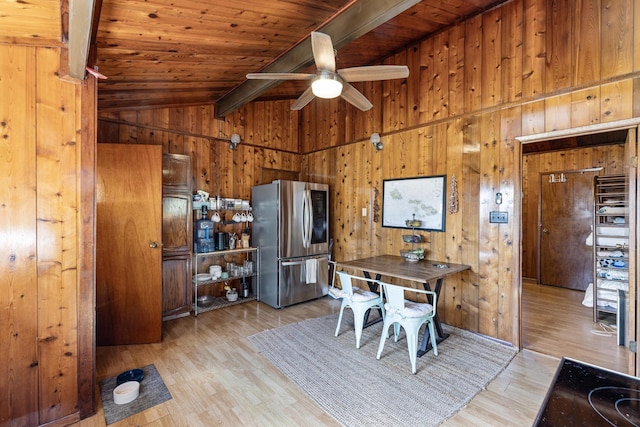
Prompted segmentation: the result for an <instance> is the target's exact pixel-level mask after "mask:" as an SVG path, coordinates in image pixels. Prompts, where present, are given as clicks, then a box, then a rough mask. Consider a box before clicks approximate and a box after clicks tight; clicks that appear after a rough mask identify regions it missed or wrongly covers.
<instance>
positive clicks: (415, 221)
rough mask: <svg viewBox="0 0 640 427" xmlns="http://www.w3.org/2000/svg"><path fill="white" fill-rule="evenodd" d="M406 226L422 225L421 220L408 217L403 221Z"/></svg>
mask: <svg viewBox="0 0 640 427" xmlns="http://www.w3.org/2000/svg"><path fill="white" fill-rule="evenodd" d="M405 224H407V227H420V226H421V225H422V221H420V220H419V219H408V220H406V221H405Z"/></svg>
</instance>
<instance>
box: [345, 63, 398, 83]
mask: <svg viewBox="0 0 640 427" xmlns="http://www.w3.org/2000/svg"><path fill="white" fill-rule="evenodd" d="M338 74H339V75H340V77H342V79H343V80H344V81H346V82H371V81H375V80H390V79H404V78H407V77H409V67H407V66H406V65H372V66H369V67H353V68H343V69H342V70H338Z"/></svg>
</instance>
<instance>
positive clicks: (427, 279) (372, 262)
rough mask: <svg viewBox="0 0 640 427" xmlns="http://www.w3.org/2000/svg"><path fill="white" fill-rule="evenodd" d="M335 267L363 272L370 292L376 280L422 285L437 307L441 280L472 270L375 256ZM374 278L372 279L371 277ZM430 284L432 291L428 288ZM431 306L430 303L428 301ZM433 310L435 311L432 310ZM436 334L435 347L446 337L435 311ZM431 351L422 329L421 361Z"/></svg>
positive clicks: (460, 265)
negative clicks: (393, 279) (434, 297)
mask: <svg viewBox="0 0 640 427" xmlns="http://www.w3.org/2000/svg"><path fill="white" fill-rule="evenodd" d="M336 265H337V266H338V267H342V268H350V269H357V270H360V271H362V273H363V275H364V277H365V278H367V279H369V288H370V290H371V291H373V292H378V283H377V282H376V281H377V280H380V279H382V278H383V277H394V278H398V279H404V280H409V281H412V282H418V283H421V284H422V286H423V287H424V289H425V290H427V291H431V290H433V292H435V294H436V303H437V300H439V299H440V291H441V290H442V282H443V279H444V278H445V277H447V276H450V275H452V274H456V273H460V272H461V271H464V270H469V269H470V268H471V266H469V265H466V264H454V263H450V262H443V261H436V260H431V259H423V260H419V261H408V260H406V259H405V258H403V257H401V256H399V255H378V256H373V257H368V258H361V259H355V260H352V261H338V262H336ZM372 274H373V275H375V276H372ZM432 283H433V289H432V288H431V285H432ZM429 302H430V303H432V301H429ZM434 308H436V307H434ZM433 320H434V322H433V323H434V326H435V330H436V335H437V336H436V343H440V342H442V341H443V340H445V339H446V338H447V337H448V336H449V334H446V333H444V331H443V330H442V325H441V323H440V317H439V316H438V310H437V309H436V314H435V316H434V318H433ZM430 349H431V343H430V340H429V328H425V332H424V337H423V338H422V344H421V345H420V348H419V349H418V357H421V356H422V355H424V354H425V353H427V352H428V351H429V350H430Z"/></svg>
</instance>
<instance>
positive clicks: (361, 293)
mask: <svg viewBox="0 0 640 427" xmlns="http://www.w3.org/2000/svg"><path fill="white" fill-rule="evenodd" d="M329 295H331V297H333V298H336V299H339V298H344V297H347V296H349V294H348V293H346V292H345V291H343V290H342V289H339V288H330V289H329ZM376 298H380V295H378V294H377V293H375V292H371V291H365V290H362V289H360V288H357V287H355V286H354V287H353V295H351V300H352V301H358V302H362V301H371V300H374V299H376Z"/></svg>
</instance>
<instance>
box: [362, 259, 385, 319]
mask: <svg viewBox="0 0 640 427" xmlns="http://www.w3.org/2000/svg"><path fill="white" fill-rule="evenodd" d="M363 274H364V277H365V278H366V279H367V283H368V284H369V290H370V291H371V292H378V282H376V281H374V280H380V278H381V277H382V276H381V275H380V274H376V278H375V279H373V280H371V275H370V274H369V272H368V271H363ZM377 310H378V314H380V317H378V318H377V319H374V320H372V321H371V322H369V313H371V309H369V310H367V312H366V313H365V314H364V323H363V325H362V327H363V328H368V327H369V326H371V325H375V324H376V323H378V322H382V310H381V309H379V308H378V309H377Z"/></svg>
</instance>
